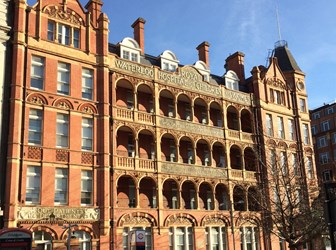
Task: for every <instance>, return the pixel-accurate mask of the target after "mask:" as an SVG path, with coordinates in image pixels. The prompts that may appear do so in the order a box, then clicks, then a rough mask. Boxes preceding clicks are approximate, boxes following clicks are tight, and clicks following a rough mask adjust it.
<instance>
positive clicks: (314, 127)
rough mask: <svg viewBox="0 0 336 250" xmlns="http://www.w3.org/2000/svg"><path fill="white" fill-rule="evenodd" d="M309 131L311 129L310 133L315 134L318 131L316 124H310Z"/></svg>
mask: <svg viewBox="0 0 336 250" xmlns="http://www.w3.org/2000/svg"><path fill="white" fill-rule="evenodd" d="M311 131H312V135H316V134H317V132H318V127H317V125H312V126H311Z"/></svg>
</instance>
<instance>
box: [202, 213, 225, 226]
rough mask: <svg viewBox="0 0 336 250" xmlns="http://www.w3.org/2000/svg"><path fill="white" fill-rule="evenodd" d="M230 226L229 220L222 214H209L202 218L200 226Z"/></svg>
mask: <svg viewBox="0 0 336 250" xmlns="http://www.w3.org/2000/svg"><path fill="white" fill-rule="evenodd" d="M208 225H211V226H230V225H231V223H230V219H229V218H228V217H227V216H225V215H223V214H210V215H206V216H204V217H203V218H202V220H201V223H200V226H202V227H205V226H208Z"/></svg>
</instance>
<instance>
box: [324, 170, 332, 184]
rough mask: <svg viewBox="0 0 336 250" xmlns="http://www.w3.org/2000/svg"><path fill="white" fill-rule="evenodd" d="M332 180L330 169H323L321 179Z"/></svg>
mask: <svg viewBox="0 0 336 250" xmlns="http://www.w3.org/2000/svg"><path fill="white" fill-rule="evenodd" d="M331 180H332V172H331V170H330V169H328V170H325V171H323V181H331Z"/></svg>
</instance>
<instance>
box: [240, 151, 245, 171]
mask: <svg viewBox="0 0 336 250" xmlns="http://www.w3.org/2000/svg"><path fill="white" fill-rule="evenodd" d="M240 158H241V165H242V170H243V171H245V158H244V153H242V154H241V156H240Z"/></svg>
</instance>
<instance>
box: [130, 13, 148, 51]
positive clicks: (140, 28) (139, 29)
mask: <svg viewBox="0 0 336 250" xmlns="http://www.w3.org/2000/svg"><path fill="white" fill-rule="evenodd" d="M145 23H146V20H145V19H143V18H141V17H139V18H138V19H137V20H135V22H134V23H133V24H132V28H133V29H134V40H135V41H137V42H138V44H139V46H140V49H141V54H144V53H145V34H144V33H145V32H144V30H145V29H144V26H145Z"/></svg>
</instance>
